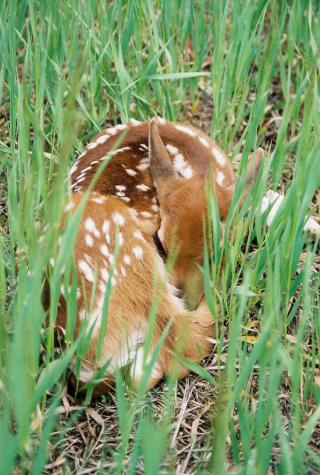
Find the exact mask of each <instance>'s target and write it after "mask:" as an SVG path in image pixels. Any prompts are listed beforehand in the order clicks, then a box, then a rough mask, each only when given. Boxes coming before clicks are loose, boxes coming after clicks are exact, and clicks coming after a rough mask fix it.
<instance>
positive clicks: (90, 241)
mask: <svg viewBox="0 0 320 475" xmlns="http://www.w3.org/2000/svg"><path fill="white" fill-rule="evenodd" d="M84 240H85V242H86V245H87V246H89V247H92V246H93V239H92V237H91V236H90V234H86V235H85V237H84Z"/></svg>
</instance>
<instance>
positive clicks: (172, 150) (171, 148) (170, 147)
mask: <svg viewBox="0 0 320 475" xmlns="http://www.w3.org/2000/svg"><path fill="white" fill-rule="evenodd" d="M166 149H167V150H168V152H169V153H171V155H176V154H177V153H179V150H178V149H177V147H174V146H173V145H171V144H169V143H168V144H167V145H166Z"/></svg>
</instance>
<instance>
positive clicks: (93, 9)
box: [0, 0, 320, 475]
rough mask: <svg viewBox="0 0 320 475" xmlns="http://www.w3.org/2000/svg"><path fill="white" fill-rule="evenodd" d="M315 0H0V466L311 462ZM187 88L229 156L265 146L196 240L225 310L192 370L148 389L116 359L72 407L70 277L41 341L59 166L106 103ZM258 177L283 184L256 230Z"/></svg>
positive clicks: (277, 469)
mask: <svg viewBox="0 0 320 475" xmlns="http://www.w3.org/2000/svg"><path fill="white" fill-rule="evenodd" d="M319 10H320V9H319V2H318V1H317V0H314V1H309V0H308V1H307V0H288V1H281V0H256V1H253V0H233V1H231V0H230V1H228V0H221V1H220V0H211V1H204V0H195V1H193V0H161V1H160V0H159V1H152V0H132V1H123V0H114V1H113V2H106V1H100V0H99V1H93V0H88V1H80V0H67V1H59V0H47V1H40V0H19V1H17V0H7V1H6V0H4V1H3V2H2V3H1V6H0V13H1V15H0V123H1V130H0V177H1V183H0V198H1V210H2V212H3V215H2V216H1V218H0V226H1V237H0V315H1V319H0V447H1V450H0V452H1V455H0V473H1V475H2V474H3V475H5V474H11V473H32V474H38V473H39V474H40V473H43V472H44V471H47V472H51V471H53V470H57V471H58V472H56V473H122V472H125V473H132V474H133V473H142V472H143V471H144V472H145V473H148V474H156V473H160V471H161V473H175V472H176V471H177V472H178V473H210V472H212V473H215V474H219V475H220V474H222V473H239V474H267V473H269V474H271V473H279V474H300V473H305V474H307V473H308V474H309V473H315V474H316V473H319V472H320V453H319V437H320V427H319V420H320V372H319V371H320V370H319V340H320V318H319V316H320V310H319V308H320V301H319V300H320V279H319V269H320V265H319V264H320V262H319V253H318V254H317V251H319V243H318V242H315V241H314V240H312V239H311V238H310V237H309V236H307V235H306V234H305V233H304V232H303V223H304V219H305V216H306V215H307V214H308V213H309V212H310V211H311V210H313V213H314V214H316V213H318V214H319V202H318V203H317V202H316V199H317V196H318V199H319V192H318V191H317V190H318V187H319V173H320V133H319V132H320V130H319V124H320V87H319V73H320V28H319V19H320V11H319ZM204 64H205V65H206V67H205V68H204ZM199 84H201V91H202V90H203V89H205V92H201V91H200V89H199ZM204 96H205V97H206V98H207V99H208V97H209V96H212V100H213V109H212V111H211V110H210V116H211V117H212V120H211V124H209V123H208V124H207V126H208V130H209V131H210V134H211V136H212V137H213V138H214V139H215V140H216V141H217V142H218V143H219V144H220V145H221V147H222V148H224V149H225V150H226V151H227V152H228V153H229V155H230V156H232V158H233V159H234V160H235V162H236V161H237V159H238V157H239V153H241V163H240V167H239V170H243V169H244V166H245V163H246V161H247V157H248V155H249V153H251V152H252V151H253V150H254V149H255V148H256V147H257V146H259V145H262V146H264V147H265V148H266V149H267V152H268V153H267V158H266V160H265V164H264V167H263V171H262V173H261V176H260V177H259V181H258V183H257V186H256V187H255V189H254V190H253V192H252V196H251V197H250V200H248V201H247V203H246V204H245V206H244V207H243V209H242V210H241V211H240V210H239V206H238V202H237V196H239V193H240V188H241V183H240V186H239V188H238V190H239V192H238V193H236V196H235V200H234V203H233V206H232V209H231V212H230V215H229V220H228V225H227V229H228V230H229V229H230V234H231V238H230V236H229V237H228V238H227V237H226V238H225V239H224V245H223V248H222V249H221V252H219V253H214V254H213V255H207V256H206V261H205V265H204V279H205V288H206V295H207V299H208V302H209V304H210V305H212V307H213V306H214V304H215V302H219V303H220V306H221V314H222V319H221V320H220V321H219V323H217V336H216V343H215V345H214V351H213V353H212V355H211V357H210V358H208V361H207V362H205V363H204V365H203V367H200V366H199V367H195V368H193V369H194V370H195V372H196V373H198V376H191V377H190V378H188V379H187V380H186V381H183V382H179V383H176V382H174V381H168V382H166V383H164V384H162V385H161V386H160V387H159V388H156V389H154V390H153V391H151V392H150V393H147V394H146V393H145V392H144V388H143V387H141V388H139V389H138V391H137V393H132V392H129V393H128V392H127V389H126V386H125V383H124V381H123V380H122V377H121V375H118V376H117V384H116V391H115V393H114V394H112V395H111V396H108V395H107V396H106V397H103V398H102V399H101V398H100V401H99V402H92V403H90V395H91V392H92V387H93V385H92V384H89V385H88V390H87V393H86V394H85V395H84V397H83V399H80V401H79V400H78V401H76V404H80V405H81V406H80V407H79V408H78V410H77V411H73V412H71V411H70V412H69V410H70V408H68V407H67V405H68V403H67V399H66V398H67V396H66V381H67V369H68V367H69V363H70V361H71V359H73V358H74V355H75V354H78V355H81V354H83V352H85V345H86V341H85V338H84V337H83V336H82V337H81V338H79V339H78V340H77V341H75V342H72V338H71V335H72V322H73V319H74V316H75V292H74V289H71V291H70V293H68V294H67V302H68V309H69V315H70V328H69V329H68V332H69V333H68V342H67V347H66V349H65V350H63V351H61V350H60V351H59V352H57V351H55V349H54V338H53V337H54V333H53V327H54V322H55V318H56V313H57V304H58V297H59V293H60V285H61V282H60V271H61V268H62V266H65V267H66V268H67V270H68V269H69V270H70V271H71V272H72V270H73V267H72V242H73V241H74V239H75V233H76V225H77V222H78V221H79V216H77V217H76V218H75V219H73V220H72V219H70V220H69V222H68V226H67V230H66V232H65V233H64V235H63V239H62V244H61V247H60V249H59V250H58V235H59V230H58V228H59V223H60V219H61V213H62V209H63V206H64V204H65V202H66V197H67V195H68V194H69V193H70V186H69V183H68V181H67V180H66V177H67V176H68V170H69V168H70V166H71V163H72V162H73V160H74V158H75V157H76V155H77V154H78V153H79V152H80V151H81V150H82V147H83V146H84V145H85V144H86V143H87V142H88V141H89V140H90V138H91V137H92V136H94V135H95V134H96V133H97V132H98V131H99V130H100V129H101V128H102V127H103V126H104V125H105V124H106V123H107V124H109V123H119V122H126V121H127V120H128V119H129V118H130V117H132V116H133V117H135V118H136V119H139V120H147V119H148V118H150V117H152V116H154V115H156V114H157V115H159V116H164V117H166V118H167V119H169V120H179V121H188V120H189V119H188V118H186V117H187V107H186V104H187V102H188V104H191V106H190V107H191V111H192V112H193V113H196V112H197V113H198V110H199V107H200V106H199V104H202V103H203V97H204ZM209 99H211V97H209ZM209 102H210V101H209ZM189 112H190V111H189ZM188 117H190V113H189V115H188ZM270 128H271V132H270ZM272 131H273V132H272ZM269 187H272V188H273V189H280V190H285V191H286V198H285V200H284V202H283V205H282V206H281V208H280V210H279V214H278V215H277V218H276V219H275V221H274V222H273V223H272V226H271V227H270V228H269V229H268V230H267V229H266V226H265V218H264V217H261V215H260V213H259V208H260V203H261V200H262V197H263V195H264V193H265V191H266V190H267V189H268V188H269ZM6 202H7V204H6ZM212 210H213V212H212V214H213V220H212V221H213V228H214V230H216V229H218V227H217V226H216V225H214V224H215V222H216V221H215V218H214V214H215V213H214V210H215V206H214V203H212ZM214 238H215V241H216V242H219V236H217V235H216V234H215V236H214ZM209 254H212V253H210V252H209ZM53 257H54V259H55V266H54V268H53V271H52V272H50V273H49V275H48V272H47V269H48V266H49V261H50V259H51V258H53ZM222 260H224V261H225V266H224V267H223V268H222ZM209 263H210V265H209ZM45 275H48V278H49V287H50V298H51V305H50V310H49V312H45V310H44V307H43V303H42V291H43V288H44V278H45ZM218 280H219V282H221V288H220V289H219V291H218V290H217V285H216V283H217V281H218ZM99 377H100V375H97V378H99ZM191 388H192V390H191ZM70 400H71V399H69V401H70ZM61 401H62V402H61ZM199 401H200V403H201V404H198V402H199ZM62 403H63V404H62ZM87 404H89V405H90V407H88V406H87ZM104 406H105V407H106V408H107V409H106V410H105V412H103V407H104ZM194 408H196V409H194ZM108 411H109V412H108ZM190 414H193V418H192V419H191V422H190V419H188V417H190ZM86 417H88V418H89V417H91V419H90V421H91V423H93V426H94V429H92V427H91V430H95V431H96V433H95V436H96V439H95V438H94V437H93V436H92V432H90V431H89V429H88V427H89V426H90V424H87V426H83V427H86V429H85V430H86V431H87V433H86V434H84V433H83V430H82V429H81V431H82V435H83V437H82V436H80V432H79V430H80V429H79V430H78V431H77V430H76V429H75V428H77V427H78V424H79V421H83V420H86ZM109 417H110V418H109ZM83 418H84V419H83ZM187 419H188V421H189V422H185V421H186V420H187ZM88 420H89V419H88ZM92 421H93V422H92ZM110 421H111V422H110ZM188 424H189V426H188ZM191 425H192V427H191ZM183 431H186V433H185V435H184V433H183ZM75 434H77V435H75ZM90 434H91V435H90ZM186 434H187V436H186ZM77 437H78V438H79V441H77ZM81 437H82V438H81ZM185 437H187V440H186V439H185ZM68 439H70V440H71V439H72V440H73V442H72V444H71V443H70V444H69V445H68V443H67V441H68ZM88 441H90V442H88ZM81 444H82V445H81ZM74 447H77V450H75V449H74ZM178 464H179V467H178ZM45 466H46V468H45ZM14 467H16V468H14ZM177 467H178V468H177ZM86 469H91V471H88V472H86ZM179 470H180V471H179ZM268 470H269V471H268Z"/></svg>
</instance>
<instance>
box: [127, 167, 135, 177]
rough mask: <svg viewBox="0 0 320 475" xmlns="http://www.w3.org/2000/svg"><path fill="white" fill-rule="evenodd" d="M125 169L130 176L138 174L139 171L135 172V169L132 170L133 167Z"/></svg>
mask: <svg viewBox="0 0 320 475" xmlns="http://www.w3.org/2000/svg"><path fill="white" fill-rule="evenodd" d="M125 171H126V172H127V173H128V175H130V176H135V175H136V174H137V172H135V171H134V170H132V168H125Z"/></svg>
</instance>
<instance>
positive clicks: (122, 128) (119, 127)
mask: <svg viewBox="0 0 320 475" xmlns="http://www.w3.org/2000/svg"><path fill="white" fill-rule="evenodd" d="M127 127H128V126H127V124H118V125H115V127H114V128H115V129H117V130H124V129H126V128H127Z"/></svg>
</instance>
